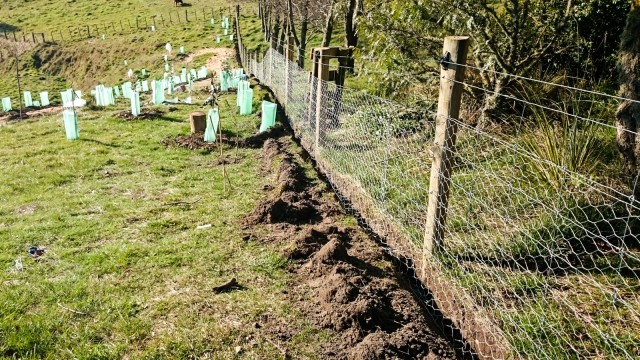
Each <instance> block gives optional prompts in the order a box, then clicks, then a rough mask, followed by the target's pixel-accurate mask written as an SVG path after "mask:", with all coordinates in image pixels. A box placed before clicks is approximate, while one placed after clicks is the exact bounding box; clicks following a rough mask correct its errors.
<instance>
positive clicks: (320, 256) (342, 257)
mask: <svg viewBox="0 0 640 360" xmlns="http://www.w3.org/2000/svg"><path fill="white" fill-rule="evenodd" d="M347 260H349V254H348V253H347V249H346V248H345V247H344V245H343V244H342V242H341V241H340V240H339V239H337V238H335V237H334V238H333V239H331V240H330V241H329V242H328V243H326V244H325V245H324V246H323V247H322V248H321V249H320V250H319V251H318V252H317V253H316V254H315V255H314V256H313V258H312V259H311V262H310V263H309V264H313V263H316V264H319V263H322V264H335V263H336V262H338V261H347Z"/></svg>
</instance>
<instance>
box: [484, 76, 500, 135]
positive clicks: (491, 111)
mask: <svg viewBox="0 0 640 360" xmlns="http://www.w3.org/2000/svg"><path fill="white" fill-rule="evenodd" d="M503 89H504V78H502V77H500V76H496V77H495V79H494V81H493V91H491V92H487V93H485V97H484V99H483V101H482V111H481V113H480V119H478V123H477V127H478V128H480V129H485V128H487V126H488V125H489V124H491V123H492V122H493V120H495V119H494V117H495V115H496V109H498V108H499V104H500V102H501V100H502V91H503Z"/></svg>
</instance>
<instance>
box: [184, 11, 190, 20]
mask: <svg viewBox="0 0 640 360" xmlns="http://www.w3.org/2000/svg"><path fill="white" fill-rule="evenodd" d="M184 22H189V10H187V9H185V10H184Z"/></svg>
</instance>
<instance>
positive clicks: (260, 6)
mask: <svg viewBox="0 0 640 360" xmlns="http://www.w3.org/2000/svg"><path fill="white" fill-rule="evenodd" d="M258 15H259V16H260V25H261V26H262V33H263V34H265V33H266V32H267V22H266V21H265V13H264V1H263V0H261V1H260V2H258Z"/></svg>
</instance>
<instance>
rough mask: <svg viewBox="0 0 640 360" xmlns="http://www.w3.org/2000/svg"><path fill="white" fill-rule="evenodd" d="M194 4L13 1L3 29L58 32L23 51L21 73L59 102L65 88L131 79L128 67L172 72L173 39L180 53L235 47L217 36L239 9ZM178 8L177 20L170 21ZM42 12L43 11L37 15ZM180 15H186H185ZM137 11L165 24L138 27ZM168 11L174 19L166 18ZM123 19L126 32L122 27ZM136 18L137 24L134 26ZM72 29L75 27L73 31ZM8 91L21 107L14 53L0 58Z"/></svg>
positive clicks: (155, 74) (0, 12)
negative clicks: (224, 19)
mask: <svg viewBox="0 0 640 360" xmlns="http://www.w3.org/2000/svg"><path fill="white" fill-rule="evenodd" d="M190 4H191V5H192V6H190V7H184V8H175V7H173V3H172V2H171V1H168V0H167V1H160V0H154V1H129V2H118V3H115V2H112V1H107V0H98V1H94V2H91V3H83V2H70V3H64V5H62V6H61V4H60V3H59V2H53V1H32V2H26V3H25V2H22V1H13V0H12V1H9V2H8V3H7V5H6V6H3V7H2V8H1V9H0V19H2V22H0V28H7V27H8V28H10V29H13V28H16V29H17V30H19V31H28V32H31V31H35V32H44V33H45V35H46V37H47V39H51V37H52V35H51V33H52V32H53V39H55V40H54V41H53V42H47V43H45V44H38V45H36V46H35V47H34V48H33V49H32V50H31V51H29V52H28V53H26V54H25V55H23V56H22V58H21V61H20V74H21V79H22V80H21V81H22V89H23V91H25V90H26V91H31V92H33V93H34V94H35V93H39V92H40V91H49V93H50V96H51V97H52V98H53V99H52V100H54V101H59V96H60V95H59V92H60V91H62V90H65V89H66V88H68V87H74V88H76V89H81V90H83V91H85V92H87V91H88V90H90V89H91V88H93V87H95V86H96V85H97V84H99V83H104V84H107V85H109V86H110V85H115V84H119V83H122V82H124V81H127V80H126V73H127V70H128V69H130V68H131V69H133V70H139V69H142V68H146V69H147V70H149V72H150V78H156V79H158V78H161V77H162V75H163V72H164V70H163V65H164V63H163V60H162V54H163V52H164V45H165V44H166V42H167V41H169V42H171V44H172V45H173V47H174V52H173V54H174V55H175V54H176V53H177V51H178V48H179V47H180V46H185V49H186V51H187V53H189V52H192V51H194V50H196V49H202V48H211V47H232V46H233V44H232V43H231V41H230V40H229V37H228V36H226V37H225V36H221V38H222V42H221V44H216V43H215V37H216V36H217V35H222V28H221V26H220V17H221V16H222V15H223V14H224V15H226V16H231V15H232V14H231V10H230V8H229V7H228V5H227V4H226V3H224V2H222V1H213V2H211V1H203V0H195V1H191V2H190ZM184 11H188V12H189V14H190V15H189V19H190V21H189V22H185V20H184ZM203 11H204V13H203ZM211 11H213V14H214V17H215V19H216V23H215V25H211V23H210V17H211V15H210V14H211ZM170 12H171V14H172V19H173V24H170V23H169V15H168V14H169V13H170ZM194 12H195V14H194ZM34 13H38V14H40V16H32V15H30V14H34ZM178 14H179V15H180V18H181V19H182V20H181V22H178V21H177V18H178ZM136 15H139V16H140V17H141V18H147V25H148V26H149V27H150V24H151V21H152V20H151V19H152V16H156V15H157V16H158V17H157V18H156V19H157V20H156V24H157V31H156V32H151V31H150V29H148V28H144V26H143V25H142V24H143V22H142V20H140V27H141V28H140V29H135V18H136ZM160 15H162V16H163V19H164V21H165V24H166V26H165V25H161V21H160V17H159V16H160ZM196 15H197V20H196ZM205 15H206V16H205ZM121 21H122V22H123V24H124V25H123V27H124V31H123V30H122V28H121V27H120V22H121ZM96 24H99V25H100V26H99V31H96V30H95V29H94V28H95V25H96ZM104 24H106V25H108V27H107V30H106V31H105V30H104V29H103V25H104ZM128 24H132V26H133V27H134V28H133V29H132V28H130V27H129V25H128ZM86 25H89V28H90V29H91V32H92V36H94V37H93V38H91V39H85V38H84V37H85V35H86V31H85V30H84V29H85V26H86ZM111 25H113V27H111ZM113 28H115V31H114V30H113ZM70 29H72V30H73V31H72V32H71V33H69V32H70ZM78 29H80V30H78ZM60 31H62V32H63V35H62V36H66V37H65V38H64V40H61V39H60V35H59V32H60ZM72 33H73V34H74V35H73V36H72V35H71V34H72ZM103 33H104V34H106V39H105V40H102V39H101V35H102V34H103ZM232 33H234V30H233V26H232V27H231V29H230V34H232ZM0 51H3V50H2V49H0ZM4 53H6V50H4ZM5 55H6V54H5ZM124 60H127V61H128V65H127V66H125V65H124ZM170 62H171V63H175V65H176V68H179V67H181V66H182V65H183V63H182V62H181V61H180V59H178V58H175V57H172V58H171V59H170ZM184 65H186V66H190V67H197V66H201V65H203V64H202V61H201V59H200V61H196V62H195V63H191V64H188V65H187V64H184ZM0 96H2V97H4V96H10V97H11V98H12V99H13V103H14V108H16V107H17V81H16V72H15V61H13V60H8V61H3V62H2V63H0Z"/></svg>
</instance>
